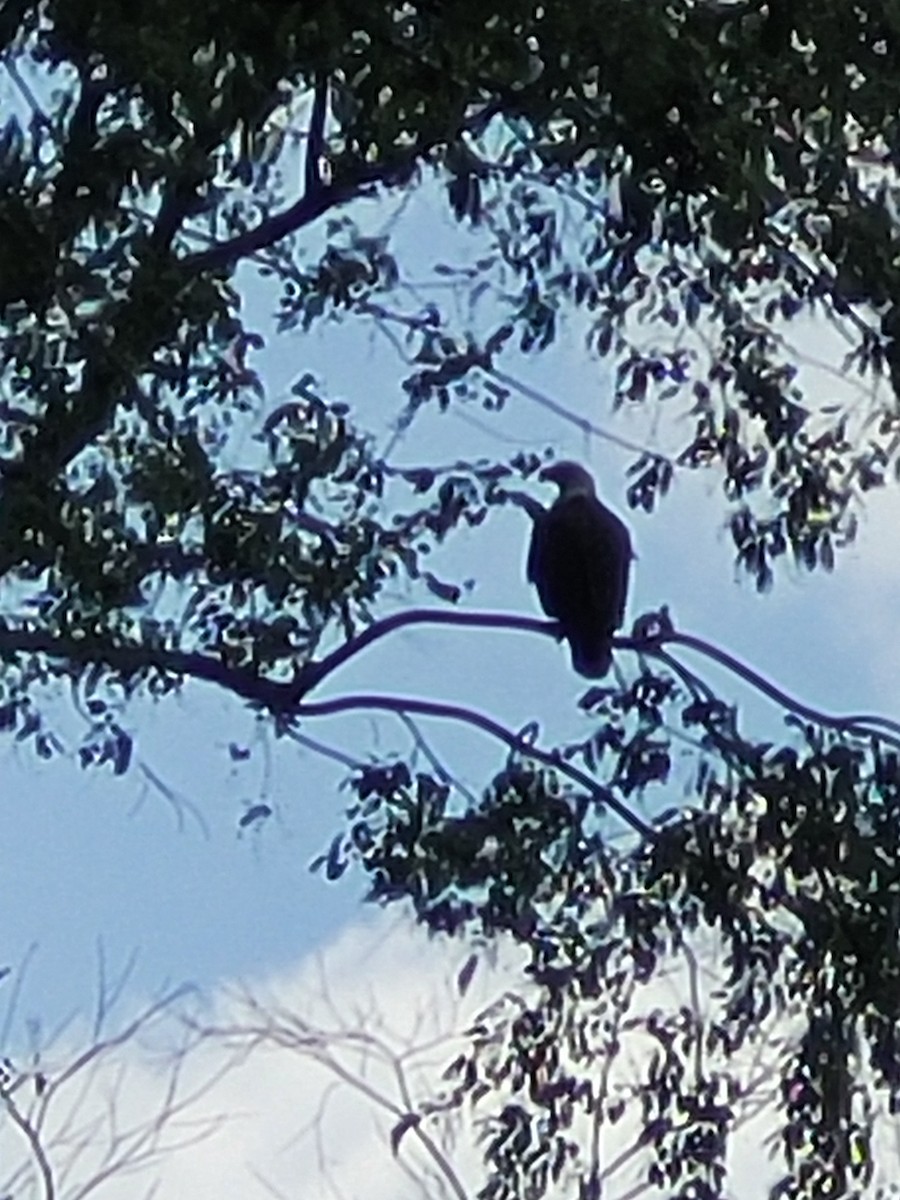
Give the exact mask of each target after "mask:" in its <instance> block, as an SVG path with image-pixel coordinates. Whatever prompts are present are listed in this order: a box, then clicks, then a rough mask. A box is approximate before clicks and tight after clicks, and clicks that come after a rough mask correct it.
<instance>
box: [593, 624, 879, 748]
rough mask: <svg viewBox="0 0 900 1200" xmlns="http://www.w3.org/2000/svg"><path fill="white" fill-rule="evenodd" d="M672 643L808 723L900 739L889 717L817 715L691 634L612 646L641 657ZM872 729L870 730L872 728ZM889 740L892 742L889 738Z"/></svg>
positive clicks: (629, 640) (631, 640)
mask: <svg viewBox="0 0 900 1200" xmlns="http://www.w3.org/2000/svg"><path fill="white" fill-rule="evenodd" d="M671 642H674V643H675V644H676V645H681V646H685V647H686V648H687V649H689V650H696V651H697V652H698V654H705V655H706V657H707V658H711V659H712V660H713V662H717V663H718V664H719V665H720V666H722V667H725V668H726V670H728V671H731V673H732V674H733V675H737V676H739V677H740V678H741V679H743V680H744V682H745V683H749V684H750V686H751V687H753V688H756V690H757V691H758V692H762V694H763V695H764V696H768V697H769V699H770V700H774V701H775V703H776V704H778V705H779V706H780V707H781V708H784V709H787V710H788V711H790V712H793V713H796V714H797V716H799V717H805V718H806V720H808V721H813V722H814V723H815V724H816V725H823V726H825V727H826V728H829V729H839V730H843V731H845V732H847V733H860V734H864V735H868V736H870V737H877V736H878V732H877V727H881V728H882V729H883V730H885V731H886V732H887V733H888V734H893V735H895V737H896V738H900V721H895V720H892V719H891V718H890V717H881V716H878V715H877V714H870V713H852V714H850V715H849V716H845V717H832V716H829V715H828V713H824V712H820V711H819V709H817V708H812V707H811V706H810V705H808V704H803V703H802V701H800V700H795V699H794V698H793V697H792V696H790V695H788V693H787V692H785V691H782V689H781V688H779V687H776V685H775V684H774V683H769V681H768V680H767V679H765V678H764V677H763V676H762V675H760V674H759V672H758V671H754V670H753V668H752V667H748V666H747V664H746V663H742V662H741V661H740V659H738V658H735V657H734V655H732V654H729V653H728V651H727V650H720V649H719V648H718V647H717V646H712V645H710V643H709V642H705V641H703V639H702V638H698V637H694V635H693V634H690V633H678V632H676V631H674V630H673V631H672V632H665V633H662V634H660V635H659V636H656V637H653V638H651V639H648V641H647V642H642V640H641V639H639V638H616V639H615V640H614V641H613V645H614V646H616V645H619V646H622V647H623V648H625V647H626V644H627V647H628V648H629V649H634V650H639V651H640V652H641V653H642V654H653V653H654V645H656V646H661V645H663V644H664V643H671ZM873 726H874V727H875V728H872V727H873ZM890 740H891V741H893V740H894V739H893V738H891V739H890Z"/></svg>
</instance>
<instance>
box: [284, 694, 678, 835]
mask: <svg viewBox="0 0 900 1200" xmlns="http://www.w3.org/2000/svg"><path fill="white" fill-rule="evenodd" d="M358 709H365V710H371V709H381V710H382V711H385V712H393V713H397V714H398V716H403V715H408V714H409V713H415V714H417V715H418V716H422V717H436V718H438V719H439V720H445V721H459V722H461V723H462V724H464V725H472V726H474V727H475V728H476V729H480V730H481V731H482V733H486V734H488V736H490V737H493V738H496V739H497V740H498V741H500V742H503V743H504V745H506V746H508V747H509V749H510V750H513V751H516V752H517V753H519V754H523V755H525V756H526V757H528V758H534V759H537V761H538V762H542V763H544V764H546V765H547V766H548V767H552V768H553V769H554V770H555V771H558V772H559V773H560V775H566V776H568V777H569V779H571V780H572V781H573V782H575V783H577V784H578V785H579V787H583V788H584V789H585V790H586V791H587V792H589V793H590V795H591V796H592V797H593V798H594V799H595V800H596V801H597V802H598V803H599V804H604V805H606V807H607V808H610V809H611V810H612V811H613V812H614V813H616V815H617V816H618V817H620V818H621V820H623V821H624V822H625V823H626V824H628V825H630V826H631V828H632V829H634V830H636V831H637V832H638V833H639V834H641V836H642V837H645V838H649V839H650V840H651V841H656V840H657V838H658V836H659V835H658V833H657V832H656V830H655V829H654V828H653V827H652V825H648V824H647V823H646V822H645V821H642V820H641V818H640V817H638V816H636V815H635V814H634V813H633V812H632V811H631V810H630V809H629V808H628V806H627V805H625V804H623V803H622V801H621V800H619V799H618V798H617V797H616V796H614V795H613V793H612V792H611V791H609V789H608V788H605V787H603V785H602V784H599V783H597V781H596V780H595V779H592V778H591V776H590V775H588V774H587V773H586V772H584V771H582V770H580V769H579V768H578V767H574V766H572V764H571V763H567V762H563V761H562V759H560V758H559V756H558V755H556V754H551V753H550V752H549V751H547V750H542V749H541V748H540V747H539V746H535V745H533V744H532V743H531V742H529V741H527V740H526V739H525V738H523V737H521V736H520V735H519V734H517V733H513V732H512V731H511V730H509V729H507V728H506V726H505V725H501V724H500V723H499V722H498V721H495V720H494V719H493V718H492V717H488V716H485V715H484V713H479V712H474V711H473V710H472V709H470V708H463V707H462V706H461V705H459V704H443V703H440V702H438V701H434V700H419V699H417V698H415V697H412V696H381V695H378V694H372V693H369V694H366V693H363V694H360V695H357V696H337V697H335V699H333V700H318V701H313V702H312V703H309V704H299V705H298V706H297V708H296V709H295V714H296V716H298V717H300V718H303V717H330V716H334V715H335V714H337V713H344V712H354V711H356V710H358Z"/></svg>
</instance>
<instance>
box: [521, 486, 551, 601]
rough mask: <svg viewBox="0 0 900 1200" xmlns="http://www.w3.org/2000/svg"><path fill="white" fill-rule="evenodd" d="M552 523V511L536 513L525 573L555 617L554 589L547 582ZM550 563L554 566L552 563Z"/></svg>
mask: <svg viewBox="0 0 900 1200" xmlns="http://www.w3.org/2000/svg"><path fill="white" fill-rule="evenodd" d="M551 511H552V510H551ZM550 524H551V522H550V513H549V512H548V511H547V510H546V509H541V511H540V512H539V513H536V514H535V515H534V522H533V525H532V528H531V542H530V543H529V546H528V563H527V565H526V568H525V574H526V577H527V579H528V582H529V583H533V584H534V585H535V587H536V588H537V592H538V597H539V599H540V602H541V607H542V608H543V610H544V612H545V613H546V614H547V616H548V617H555V616H556V615H557V613H556V606H555V604H554V603H553V600H552V590H553V589H552V588H551V587H550V586H549V585H548V583H547V579H548V561H547V554H548V531H549V527H550ZM550 565H551V566H552V564H550ZM551 574H552V571H551Z"/></svg>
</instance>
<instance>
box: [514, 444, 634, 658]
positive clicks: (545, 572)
mask: <svg viewBox="0 0 900 1200" xmlns="http://www.w3.org/2000/svg"><path fill="white" fill-rule="evenodd" d="M538 478H539V479H541V480H546V481H547V482H549V483H555V484H556V485H557V487H558V488H559V496H558V497H557V499H556V501H555V502H554V503H553V504H552V505H551V506H550V508H549V509H547V510H546V511H543V512H541V513H540V514H539V515H537V516H536V517H535V520H534V528H533V531H532V534H531V545H530V547H529V550H528V579H529V582H530V583H533V584H534V585H535V586H536V587H537V591H538V596H539V597H540V601H541V607H542V608H543V610H544V612H545V613H546V614H547V616H548V617H555V619H556V620H557V621H559V624H560V627H561V629H562V635H563V637H564V638H565V639H566V640H567V641H568V643H569V646H570V648H571V651H572V666H573V667H574V668H575V670H576V671H577V672H578V673H579V675H584V676H586V677H587V678H588V679H600V678H602V677H603V676H604V675H605V674H606V672H607V671H608V670H609V668H610V665H611V663H612V647H611V643H612V638H613V634H614V633H615V631H616V630H617V629H618V628H619V626H620V625H621V624H622V620H623V618H624V616H625V598H626V595H627V592H628V571H629V567H630V564H631V539H630V538H629V536H628V530H627V529H626V528H625V526H624V525H623V524H622V522H621V521H620V520H619V518H618V517H617V516H616V515H615V514H614V513H612V512H610V510H609V509H608V508H607V507H606V506H605V505H603V504H601V503H600V501H599V500H598V499H597V495H596V492H595V491H594V481H593V479H592V478H591V476H590V475H589V474H588V472H587V471H586V470H585V469H584V467H581V466H579V465H578V463H574V462H559V463H555V464H553V465H552V466H549V467H546V468H545V469H544V470H543V471H541V473H540V475H539V476H538Z"/></svg>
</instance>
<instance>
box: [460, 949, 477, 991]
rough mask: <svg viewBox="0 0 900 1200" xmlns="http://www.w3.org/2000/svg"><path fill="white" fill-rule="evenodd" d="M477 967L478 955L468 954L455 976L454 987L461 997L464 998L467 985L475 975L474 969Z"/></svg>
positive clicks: (467, 988)
mask: <svg viewBox="0 0 900 1200" xmlns="http://www.w3.org/2000/svg"><path fill="white" fill-rule="evenodd" d="M477 966H478V955H477V954H470V955H469V957H468V958H467V959H466V961H465V962H464V963H463V965H462V968H461V970H460V972H459V974H458V975H457V976H456V987H457V989H458V991H459V994H460V995H461V996H464V995H465V994H466V992H467V991H468V990H469V985H470V984H471V982H472V978H473V976H474V975H475V968H476V967H477Z"/></svg>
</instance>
